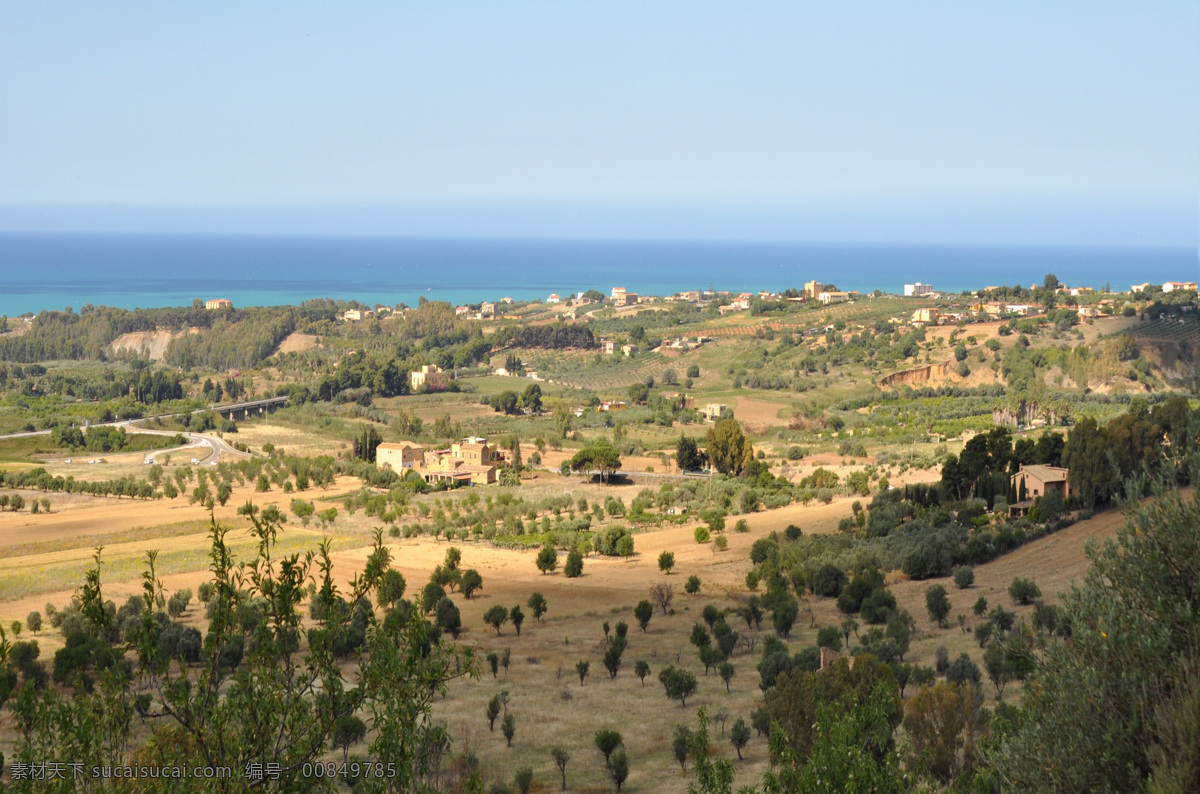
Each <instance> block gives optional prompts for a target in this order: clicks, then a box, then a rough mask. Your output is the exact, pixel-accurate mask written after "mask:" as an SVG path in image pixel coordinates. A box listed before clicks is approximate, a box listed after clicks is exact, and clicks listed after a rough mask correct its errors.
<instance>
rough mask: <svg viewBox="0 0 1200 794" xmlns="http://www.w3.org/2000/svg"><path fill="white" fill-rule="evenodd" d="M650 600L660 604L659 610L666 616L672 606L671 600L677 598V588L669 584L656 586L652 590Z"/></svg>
mask: <svg viewBox="0 0 1200 794" xmlns="http://www.w3.org/2000/svg"><path fill="white" fill-rule="evenodd" d="M650 598H651V600H653V601H654V603H656V604H658V607H659V609H661V610H662V613H663V614H664V615H665V614H667V609H668V608H669V607H670V606H671V600H672V599H673V598H675V587H674V585H669V584H656V585H654V586H653V587H651V588H650Z"/></svg>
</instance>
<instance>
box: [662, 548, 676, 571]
mask: <svg viewBox="0 0 1200 794" xmlns="http://www.w3.org/2000/svg"><path fill="white" fill-rule="evenodd" d="M674 567H675V555H674V554H672V553H671V552H669V551H664V552H663V553H662V554H660V555H658V570H660V571H662V572H663V573H665V574H668V575H669V574H670V573H671V569H672V568H674Z"/></svg>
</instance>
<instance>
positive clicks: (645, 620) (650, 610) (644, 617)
mask: <svg viewBox="0 0 1200 794" xmlns="http://www.w3.org/2000/svg"><path fill="white" fill-rule="evenodd" d="M633 616H634V617H635V618H637V622H638V627H639V628H641V630H642V631H643V632H645V631H646V627H647V626H649V625H650V618H652V617H654V605H653V604H651V603H650V602H649V601H646V600H644V599H643V600H642V601H639V602H638V605H637V606H636V607H634V608H633Z"/></svg>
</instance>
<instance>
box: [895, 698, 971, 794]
mask: <svg viewBox="0 0 1200 794" xmlns="http://www.w3.org/2000/svg"><path fill="white" fill-rule="evenodd" d="M982 702H983V698H982V697H981V696H980V693H979V691H978V690H976V689H973V688H972V687H971V685H970V684H937V685H936V686H932V687H929V686H926V687H922V688H921V689H920V691H918V692H917V694H916V695H914V696H913V697H912V698H911V699H910V700H909V701H908V702H907V703H906V704H905V705H904V729H905V732H906V733H907V734H908V736H909V740H910V746H909V749H908V766H909V768H910V769H927V770H928V771H929V773H930V774H932V775H933V777H934V778H936V779H937V780H938V781H939V782H940V783H941V784H943V785H944V784H947V783H951V782H953V781H955V780H968V779H970V778H969V775H970V773H971V771H972V769H973V768H974V766H975V764H976V761H977V756H978V751H979V748H978V747H977V746H976V745H977V743H979V741H980V740H981V739H982V737H983V729H984V722H983V717H982V712H981V710H980V705H981V703H982Z"/></svg>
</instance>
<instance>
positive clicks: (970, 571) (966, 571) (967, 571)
mask: <svg viewBox="0 0 1200 794" xmlns="http://www.w3.org/2000/svg"><path fill="white" fill-rule="evenodd" d="M954 583H955V584H956V585H958V589H959V590H966V589H967V588H968V587H970V586H971V585H973V584H975V569H974V568H972V567H971V566H970V565H962V566H959V567H958V569H957V570H955V571H954Z"/></svg>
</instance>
